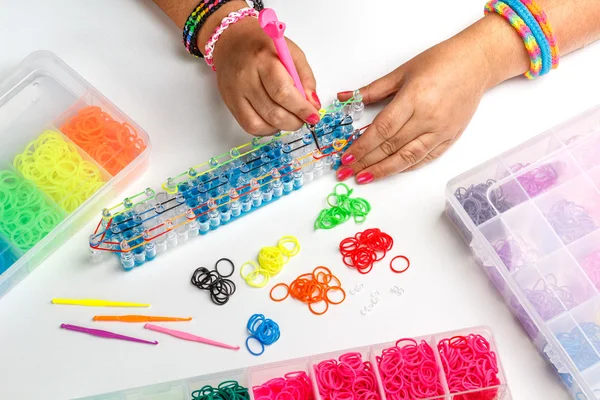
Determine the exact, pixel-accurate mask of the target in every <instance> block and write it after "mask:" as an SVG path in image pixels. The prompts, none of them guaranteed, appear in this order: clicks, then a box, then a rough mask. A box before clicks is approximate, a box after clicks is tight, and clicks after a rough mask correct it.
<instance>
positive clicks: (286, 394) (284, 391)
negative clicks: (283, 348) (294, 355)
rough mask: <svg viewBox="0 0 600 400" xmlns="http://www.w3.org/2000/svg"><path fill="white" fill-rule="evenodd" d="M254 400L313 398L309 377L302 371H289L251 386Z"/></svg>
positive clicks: (310, 399)
mask: <svg viewBox="0 0 600 400" xmlns="http://www.w3.org/2000/svg"><path fill="white" fill-rule="evenodd" d="M252 392H253V393H254V399H255V400H313V399H314V396H313V391H312V385H311V383H310V378H309V377H308V375H307V374H306V372H304V371H298V372H290V373H288V374H285V376H284V377H283V378H274V379H271V380H269V381H267V382H265V383H263V384H262V385H260V386H254V387H253V388H252Z"/></svg>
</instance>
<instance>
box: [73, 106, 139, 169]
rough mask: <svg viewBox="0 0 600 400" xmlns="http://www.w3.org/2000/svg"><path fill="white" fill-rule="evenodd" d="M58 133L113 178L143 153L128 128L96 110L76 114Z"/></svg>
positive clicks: (88, 109)
mask: <svg viewBox="0 0 600 400" xmlns="http://www.w3.org/2000/svg"><path fill="white" fill-rule="evenodd" d="M61 131H62V132H63V133H64V134H65V135H66V136H68V137H69V139H71V140H72V141H73V142H75V144H77V145H78V146H79V147H81V148H82V149H83V150H84V151H85V152H86V153H88V154H89V155H90V156H91V157H92V158H93V159H94V160H96V161H97V162H98V164H100V165H101V166H102V167H103V168H104V169H106V171H108V173H109V174H111V175H113V176H114V175H117V174H118V173H119V172H121V170H122V169H123V168H125V167H126V166H127V165H129V163H130V162H132V161H133V160H135V159H136V158H137V156H139V155H140V154H141V153H142V152H143V151H144V150H145V149H146V143H144V140H143V139H142V138H140V137H139V136H138V134H137V132H136V131H135V129H133V127H132V126H131V125H129V124H128V123H120V122H118V121H115V120H114V119H113V118H112V117H111V116H110V115H108V114H107V113H105V112H104V111H102V110H101V109H100V107H97V106H88V107H85V108H82V109H81V110H79V111H78V112H77V114H76V115H75V116H73V117H72V118H70V119H69V120H68V121H67V122H65V123H64V124H63V126H62V127H61Z"/></svg>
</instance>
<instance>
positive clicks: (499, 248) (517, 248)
mask: <svg viewBox="0 0 600 400" xmlns="http://www.w3.org/2000/svg"><path fill="white" fill-rule="evenodd" d="M494 250H496V254H498V256H499V257H500V259H501V260H502V262H503V263H504V265H505V266H506V269H508V270H509V271H510V272H512V271H516V270H519V269H521V268H524V267H526V266H528V265H530V264H531V263H532V262H533V260H532V257H531V255H530V254H529V251H528V250H527V246H526V245H525V243H523V242H522V241H519V240H516V239H512V238H509V239H505V240H498V241H497V242H495V243H494Z"/></svg>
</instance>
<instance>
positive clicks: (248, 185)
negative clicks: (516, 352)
mask: <svg viewBox="0 0 600 400" xmlns="http://www.w3.org/2000/svg"><path fill="white" fill-rule="evenodd" d="M363 110H364V104H363V102H362V97H361V95H360V93H358V92H356V93H355V95H354V97H353V98H352V99H350V100H349V101H347V102H346V103H340V102H339V101H336V102H334V104H333V105H332V106H331V107H330V108H329V109H327V110H324V111H322V112H321V114H322V119H321V121H320V122H319V123H318V124H317V125H316V126H314V128H312V129H314V133H315V136H316V137H317V138H318V139H317V140H318V141H319V148H320V150H319V148H317V146H316V144H315V142H314V139H313V132H311V131H310V130H309V128H308V127H307V126H306V125H305V126H304V127H303V128H302V129H300V130H298V131H296V132H287V133H283V132H281V133H278V134H277V135H275V136H274V137H267V138H254V139H253V140H252V142H250V143H246V144H244V145H242V146H239V147H236V148H233V149H231V151H230V152H228V153H225V154H222V155H220V156H217V157H213V158H211V159H210V160H209V161H207V162H204V163H202V164H199V165H196V166H193V167H191V168H189V169H188V170H187V171H185V172H182V173H181V174H179V175H177V176H175V177H172V178H169V179H167V181H166V182H164V183H163V184H162V187H161V188H159V189H158V190H154V189H152V188H148V189H146V190H145V191H143V192H141V193H137V194H135V195H133V196H130V197H127V198H126V199H124V200H123V202H121V203H120V204H118V205H116V206H115V207H112V208H105V209H104V210H103V211H102V217H101V220H100V222H99V224H98V226H97V229H96V231H95V232H94V233H93V234H92V235H91V236H90V243H89V244H90V251H91V256H92V259H94V260H101V259H102V258H103V257H104V255H105V254H109V253H113V254H117V255H118V257H119V260H120V262H121V265H122V266H123V268H124V269H125V270H131V269H133V268H135V267H138V266H141V265H143V264H144V263H146V262H147V261H151V260H153V259H154V258H155V257H156V256H157V255H158V254H159V253H162V252H165V251H166V250H168V249H170V248H174V247H177V245H178V244H179V243H182V242H184V241H186V240H188V239H190V238H193V237H196V236H199V235H204V234H206V233H208V232H210V231H212V230H215V229H217V228H218V227H219V226H222V225H226V224H229V223H231V222H232V221H234V220H236V219H238V218H241V217H243V216H244V215H246V214H248V213H250V212H252V211H255V210H257V209H259V208H261V207H263V206H265V205H268V204H269V203H271V202H273V201H276V200H278V199H279V198H281V197H283V196H286V195H288V194H290V193H292V192H294V191H295V190H299V189H301V188H302V187H303V186H304V185H305V184H306V183H308V182H310V181H312V180H313V179H317V178H319V177H320V176H322V175H323V174H324V173H325V172H327V171H330V170H332V169H336V168H337V167H338V166H339V164H340V154H341V153H342V152H343V151H344V150H345V149H346V148H347V147H348V146H349V145H350V144H351V143H352V142H353V141H354V140H356V138H358V137H359V136H360V134H361V131H360V130H359V129H354V127H353V123H354V121H355V120H358V119H359V118H360V116H361V115H362V113H363Z"/></svg>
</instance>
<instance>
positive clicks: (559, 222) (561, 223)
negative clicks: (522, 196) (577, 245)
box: [546, 200, 598, 244]
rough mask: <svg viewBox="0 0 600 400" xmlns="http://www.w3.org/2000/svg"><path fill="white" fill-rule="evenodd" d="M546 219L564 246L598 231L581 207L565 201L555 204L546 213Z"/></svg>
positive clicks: (587, 213)
mask: <svg viewBox="0 0 600 400" xmlns="http://www.w3.org/2000/svg"><path fill="white" fill-rule="evenodd" d="M546 219H547V220H548V222H550V225H552V228H554V231H555V232H556V234H557V235H558V236H559V237H560V238H561V240H562V241H563V242H564V243H565V244H570V243H573V242H574V241H576V240H578V239H581V238H582V237H584V236H586V235H588V234H589V233H592V232H594V231H595V230H596V229H598V226H597V225H596V223H595V222H594V220H593V219H592V217H591V216H590V214H589V212H588V211H587V210H586V209H585V208H584V207H583V206H580V205H578V204H576V203H574V202H572V201H567V200H560V201H558V202H556V203H555V204H554V205H553V206H552V208H551V209H550V211H548V212H547V213H546Z"/></svg>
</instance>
